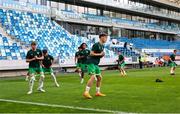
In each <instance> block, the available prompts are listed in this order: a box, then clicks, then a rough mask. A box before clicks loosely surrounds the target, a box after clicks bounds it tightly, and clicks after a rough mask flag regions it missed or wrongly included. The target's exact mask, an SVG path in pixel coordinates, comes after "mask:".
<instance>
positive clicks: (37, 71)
mask: <svg viewBox="0 0 180 114" xmlns="http://www.w3.org/2000/svg"><path fill="white" fill-rule="evenodd" d="M32 74H36V76H42V74H44V73H43V69H42V68H29V75H32ZM37 74H38V75H37Z"/></svg>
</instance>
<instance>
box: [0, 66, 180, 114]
mask: <svg viewBox="0 0 180 114" xmlns="http://www.w3.org/2000/svg"><path fill="white" fill-rule="evenodd" d="M102 74H103V83H102V89H101V90H102V92H103V93H105V94H106V95H107V96H106V97H95V96H94V94H95V84H94V86H93V88H92V89H91V92H90V93H91V95H92V96H94V97H93V99H91V100H87V99H84V97H83V96H82V94H83V91H84V89H85V85H86V82H87V80H88V79H89V76H87V74H86V78H85V83H84V84H80V80H79V76H78V75H77V74H75V73H70V74H59V75H58V81H59V82H60V87H59V88H56V87H55V86H54V83H53V80H52V79H51V77H50V76H47V77H46V79H45V87H44V89H45V90H46V93H39V92H37V91H36V88H37V86H38V81H37V82H35V87H34V93H33V94H32V95H27V94H26V93H27V91H28V82H26V81H25V80H24V77H18V78H17V77H16V78H0V113H5V112H6V113H11V112H16V113H26V112H31V113H74V112H76V113H87V112H89V113H98V112H111V111H112V112H135V113H136V112H137V113H139V112H141V113H146V112H149V113H166V112H168V113H180V68H177V69H176V75H175V77H172V76H170V75H169V68H168V67H163V68H148V69H143V70H137V69H132V70H128V71H127V74H128V76H127V77H125V78H122V77H120V76H119V75H120V74H119V72H118V71H103V73H102ZM157 78H160V79H162V80H163V81H164V82H162V83H156V82H155V80H156V79H157ZM2 99H5V100H13V101H23V102H25V103H18V102H5V101H2ZM29 102H31V103H42V104H46V105H37V104H29ZM51 105H53V106H51ZM59 106H60V107H59ZM62 106H66V107H62ZM68 106H70V108H68ZM77 107H79V108H77ZM81 108H82V109H81ZM93 109H95V110H93ZM96 109H99V110H96Z"/></svg>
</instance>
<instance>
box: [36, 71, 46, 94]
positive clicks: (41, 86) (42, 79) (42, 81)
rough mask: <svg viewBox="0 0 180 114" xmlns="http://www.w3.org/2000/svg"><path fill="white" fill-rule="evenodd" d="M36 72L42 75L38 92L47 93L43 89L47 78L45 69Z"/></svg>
mask: <svg viewBox="0 0 180 114" xmlns="http://www.w3.org/2000/svg"><path fill="white" fill-rule="evenodd" d="M36 72H39V73H40V78H39V87H38V91H41V92H45V90H44V89H43V87H44V78H45V76H44V72H43V69H42V68H38V69H36Z"/></svg>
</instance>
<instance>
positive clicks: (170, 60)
mask: <svg viewBox="0 0 180 114" xmlns="http://www.w3.org/2000/svg"><path fill="white" fill-rule="evenodd" d="M176 52H177V50H174V52H173V54H171V55H170V59H169V66H170V67H171V70H170V74H171V75H175V73H174V71H175V69H176V66H177V64H176V63H175V58H176Z"/></svg>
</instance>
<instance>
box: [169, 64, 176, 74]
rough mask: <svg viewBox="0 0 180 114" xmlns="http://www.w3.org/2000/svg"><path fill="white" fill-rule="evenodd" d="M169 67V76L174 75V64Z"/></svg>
mask: <svg viewBox="0 0 180 114" xmlns="http://www.w3.org/2000/svg"><path fill="white" fill-rule="evenodd" d="M170 67H171V70H170V74H171V75H174V70H175V64H174V63H173V62H172V63H170Z"/></svg>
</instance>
